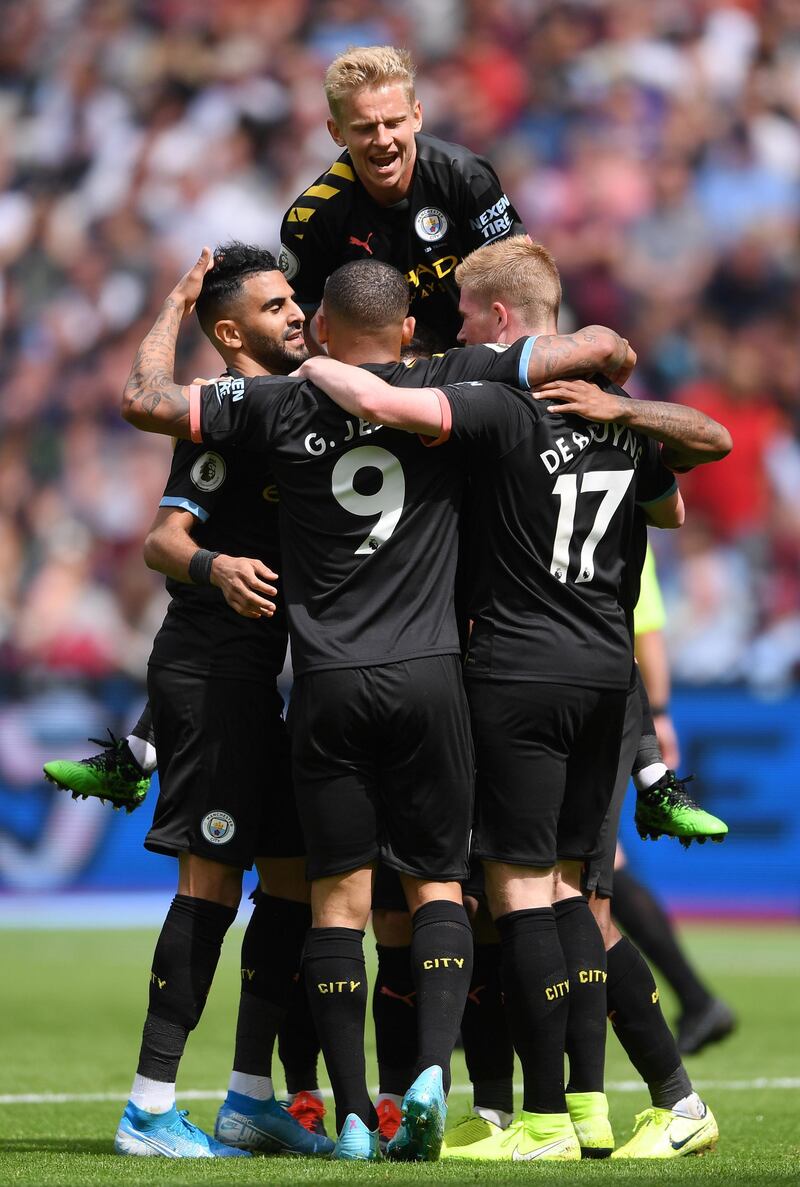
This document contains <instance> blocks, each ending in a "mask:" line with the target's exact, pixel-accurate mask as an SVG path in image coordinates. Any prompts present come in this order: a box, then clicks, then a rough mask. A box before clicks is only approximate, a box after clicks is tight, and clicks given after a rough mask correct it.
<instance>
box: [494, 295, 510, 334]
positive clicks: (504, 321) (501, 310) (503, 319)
mask: <svg viewBox="0 0 800 1187" xmlns="http://www.w3.org/2000/svg"><path fill="white" fill-rule="evenodd" d="M492 319H493V320H494V323H495V328H496V330H497V333H498V337H497V338H496V339H495V341H496V342H500V341H502V339H501V338H500V337H499V335H501V334H504V333H505V331H506V330H507V329H508V323H509V320H510V319H509V316H508V310H507V309H506V307H505V305H504V304H503V302H502V301H492Z"/></svg>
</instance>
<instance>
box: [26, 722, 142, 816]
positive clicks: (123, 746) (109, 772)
mask: <svg viewBox="0 0 800 1187" xmlns="http://www.w3.org/2000/svg"><path fill="white" fill-rule="evenodd" d="M108 736H109V738H110V739H111V740H110V741H109V742H103V741H101V739H100V738H90V739H89V741H90V742H96V743H97V745H98V746H102V747H104V749H103V751H102V752H101V753H100V754H93V755H92V756H91V758H81V759H79V760H78V761H77V762H71V761H70V760H69V759H64V758H56V759H53V760H52V761H50V762H46V763H45V764H44V767H43V770H44V776H45V779H48V780H49V781H50V782H51V783H55V785H56V787H60V788H61V789H62V790H63V791H71V792H72V798H73V799H74V800H76V799H77V798H78V796H80V797H81V799H84V800H86V799H88V798H89V796H90V795H91V796H96V798H97V799H99V800H100V801H101V803H103V804H105V803H106V802H109V803H111V804H113V806H114V810H115V811H116V810H117V808H124V809H125V811H126V812H132V811H133V810H134V808H138V807H139V805H140V804H143V803H144V800H145V796H146V795H147V789H148V788H149V786H150V776H149V775H148V774H146V773H145V772H144V771H143V770H142V768H141V767H140V766H139V764H138V763H137V761H136V759H135V758H134V757H133V755H132V754H131V749H130V746H129V745H128V743H127V740H126V739H125V738H115V737H114V735H113V734H112V733H111V730H109V731H108Z"/></svg>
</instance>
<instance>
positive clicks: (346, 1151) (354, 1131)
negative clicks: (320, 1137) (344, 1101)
mask: <svg viewBox="0 0 800 1187" xmlns="http://www.w3.org/2000/svg"><path fill="white" fill-rule="evenodd" d="M380 1136H381V1135H380V1130H378V1129H376V1130H374V1131H373V1130H370V1129H367V1127H366V1125H365V1124H364V1122H363V1121H362V1120H361V1118H360V1117H356V1115H355V1113H348V1114H347V1116H346V1117H345V1119H344V1125H343V1126H342V1132H341V1133H340V1134H339V1136H338V1138H337V1139H336V1145H335V1146H334V1148H333V1154H332V1157H333V1158H335V1159H337V1160H339V1161H341V1162H380V1161H381V1158H382V1157H383V1156H382V1154H381V1151H380V1146H379V1144H378V1143H379V1139H380Z"/></svg>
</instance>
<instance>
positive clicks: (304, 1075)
mask: <svg viewBox="0 0 800 1187" xmlns="http://www.w3.org/2000/svg"><path fill="white" fill-rule="evenodd" d="M278 1054H279V1055H280V1059H281V1063H282V1064H283V1070H284V1072H285V1073H286V1091H287V1092H288V1093H289V1095H290V1096H294V1095H295V1093H297V1092H304V1091H307V1092H313V1091H314V1090H315V1089H317V1088H319V1081H318V1079H317V1060H318V1058H319V1038H318V1037H317V1028H316V1026H315V1025H314V1019H313V1017H312V1015H311V1004H310V1002H309V1000H308V993H307V992H306V983H305V980H304V978H303V976H302V975H300V976H299V977H298V978H297V979H296V981H295V985H294V989H293V990H292V998H291V1001H290V1002H289V1009H288V1011H287V1014H286V1017H285V1018H284V1020H283V1022H282V1023H281V1026H280V1029H279V1030H278Z"/></svg>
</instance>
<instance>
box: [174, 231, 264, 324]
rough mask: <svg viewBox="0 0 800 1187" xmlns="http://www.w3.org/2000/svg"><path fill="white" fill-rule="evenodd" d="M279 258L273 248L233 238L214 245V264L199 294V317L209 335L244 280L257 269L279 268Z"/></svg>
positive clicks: (236, 295) (262, 270)
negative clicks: (217, 245)
mask: <svg viewBox="0 0 800 1187" xmlns="http://www.w3.org/2000/svg"><path fill="white" fill-rule="evenodd" d="M278 271H279V268H278V261H277V260H276V259H275V256H274V255H273V254H272V252H271V251H267V250H266V248H263V247H254V246H253V245H252V244H250V243H239V242H238V240H236V239H233V240H231V242H230V243H223V244H221V245H220V246H219V247H216V248H215V249H214V267H213V268H212V269H211V271H210V272H206V274H205V277H204V279H203V288H202V291H201V293H200V296H199V297H198V298H197V304H196V306H195V309H196V311H197V320H198V321H199V322H200V325H201V326H202V328H203V331H204V333H206V334H208V336H209V338H210V337H211V336H212V335H213V332H214V326H215V325H216V323H217V322H218V321H219V319H220V318H221V317H224V316H225V314H226V313H227V312H228V309H229V306H230V303H231V302H232V301H235V300H236V298H237V297H238V296H239V294H240V293H241V291H242V284H243V283H244V281H245V280H247V278H248V277H249V276H254V275H255V274H256V273H257V272H278Z"/></svg>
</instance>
